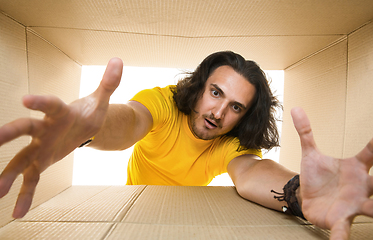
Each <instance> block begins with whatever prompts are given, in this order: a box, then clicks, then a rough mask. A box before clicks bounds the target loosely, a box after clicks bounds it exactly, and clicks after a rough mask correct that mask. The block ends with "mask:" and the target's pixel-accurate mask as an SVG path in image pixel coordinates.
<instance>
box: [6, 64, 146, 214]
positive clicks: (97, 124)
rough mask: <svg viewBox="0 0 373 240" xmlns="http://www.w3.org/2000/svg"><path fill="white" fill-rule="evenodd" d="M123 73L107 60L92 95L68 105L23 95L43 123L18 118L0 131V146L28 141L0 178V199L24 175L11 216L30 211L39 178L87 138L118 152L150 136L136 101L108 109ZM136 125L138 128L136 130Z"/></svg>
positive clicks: (25, 101)
mask: <svg viewBox="0 0 373 240" xmlns="http://www.w3.org/2000/svg"><path fill="white" fill-rule="evenodd" d="M122 69H123V63H122V61H121V60H120V59H117V58H114V59H112V60H110V62H109V64H108V66H107V68H106V71H105V73H104V75H103V79H102V81H101V83H100V85H99V87H98V88H97V89H96V91H95V92H93V93H92V94H91V95H89V96H87V97H85V98H82V99H78V100H76V101H74V102H73V103H71V104H69V105H67V104H65V103H64V102H63V101H61V100H60V99H59V98H57V97H54V96H35V95H28V96H25V97H24V98H23V104H24V105H25V107H27V108H29V109H31V110H37V111H41V112H43V113H44V114H45V116H44V118H43V119H41V120H39V119H32V118H23V119H17V120H15V121H13V122H10V123H8V124H5V125H4V126H2V127H1V128H0V146H1V145H3V144H6V143H7V142H10V141H12V140H14V139H16V138H18V137H20V136H22V135H29V136H31V137H32V140H31V142H30V144H29V145H27V146H26V147H25V148H23V149H22V150H21V151H20V152H18V153H17V154H16V155H15V156H14V157H13V159H11V160H10V162H9V163H8V165H7V166H6V167H5V169H4V170H3V172H2V173H1V175H0V198H2V197H3V196H5V195H6V194H7V193H8V192H9V189H10V188H11V186H12V184H13V182H14V181H15V179H16V178H17V176H18V175H20V174H23V183H22V186H21V190H20V193H19V195H18V199H17V203H16V206H15V208H14V212H13V217H15V218H20V217H23V216H24V215H25V214H26V213H27V211H28V210H29V208H30V206H31V202H32V199H33V196H34V193H35V189H36V185H37V184H38V181H39V178H40V174H41V173H42V172H43V171H44V170H45V169H47V168H48V167H49V166H51V165H52V164H54V163H55V162H57V161H59V160H61V159H62V158H64V157H65V156H67V155H68V154H69V153H70V152H72V151H73V150H74V149H75V148H77V147H78V146H79V145H80V144H81V143H83V142H85V141H86V140H87V139H89V138H91V137H93V136H97V141H96V138H95V141H93V142H92V146H93V147H96V148H100V149H108V150H109V149H113V148H115V149H122V148H125V147H126V146H130V145H132V144H133V143H134V141H136V140H138V139H139V138H141V136H143V135H144V134H146V132H147V131H149V130H148V129H150V127H151V124H152V118H151V116H150V113H149V112H148V111H147V109H145V107H144V106H142V105H140V104H139V103H135V102H131V103H129V104H128V105H123V106H121V105H115V106H109V99H110V96H111V94H112V93H113V92H114V90H115V89H116V88H117V87H118V85H119V83H120V80H121V76H122ZM126 124H127V125H126ZM138 124H140V125H141V127H139V128H136V127H135V125H138ZM114 125H116V126H114ZM136 129H137V130H138V131H136ZM110 134H111V135H110ZM126 138H127V140H123V139H126ZM113 139H114V140H113ZM115 140H117V141H115ZM105 141H108V142H105Z"/></svg>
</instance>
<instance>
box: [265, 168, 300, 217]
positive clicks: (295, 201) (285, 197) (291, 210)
mask: <svg viewBox="0 0 373 240" xmlns="http://www.w3.org/2000/svg"><path fill="white" fill-rule="evenodd" d="M283 191H284V192H283V193H278V192H275V191H273V190H271V192H273V193H275V194H278V195H280V196H274V198H275V199H277V200H278V201H285V202H286V203H287V206H283V207H282V211H283V212H285V213H288V214H291V215H294V216H298V217H301V218H303V219H306V218H305V217H304V216H303V212H302V207H301V206H302V205H301V203H302V199H301V194H300V182H299V174H298V175H295V176H294V177H293V178H292V179H290V180H289V181H288V182H287V183H286V184H285V186H284V188H283ZM297 192H298V193H297Z"/></svg>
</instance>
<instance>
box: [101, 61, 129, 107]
mask: <svg viewBox="0 0 373 240" xmlns="http://www.w3.org/2000/svg"><path fill="white" fill-rule="evenodd" d="M122 70H123V62H122V60H121V59H119V58H112V59H110V61H109V63H108V65H107V67H106V70H105V73H104V75H103V77H102V81H101V83H100V85H99V86H98V88H97V90H96V91H95V93H97V94H98V97H99V99H100V102H109V99H110V96H111V94H113V92H114V91H115V89H116V88H117V87H118V86H119V83H120V79H121V77H122Z"/></svg>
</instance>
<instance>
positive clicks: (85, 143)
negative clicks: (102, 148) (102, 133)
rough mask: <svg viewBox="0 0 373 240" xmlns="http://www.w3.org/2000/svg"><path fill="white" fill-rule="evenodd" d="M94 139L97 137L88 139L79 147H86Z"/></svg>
mask: <svg viewBox="0 0 373 240" xmlns="http://www.w3.org/2000/svg"><path fill="white" fill-rule="evenodd" d="M93 139H95V137H91V138H90V139H88V140H87V141H85V142H84V143H82V144H80V145H79V147H80V148H81V147H84V146H85V145H87V144H88V143H90V142H92V141H93Z"/></svg>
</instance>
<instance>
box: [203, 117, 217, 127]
mask: <svg viewBox="0 0 373 240" xmlns="http://www.w3.org/2000/svg"><path fill="white" fill-rule="evenodd" d="M205 125H206V127H207V128H209V129H214V128H217V127H218V126H217V124H216V123H214V122H212V121H211V120H209V119H207V118H205Z"/></svg>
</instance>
